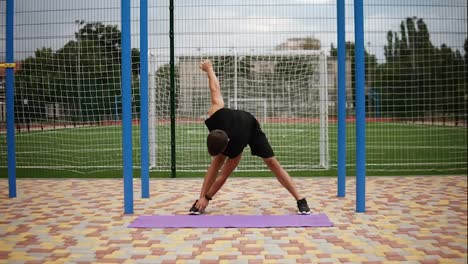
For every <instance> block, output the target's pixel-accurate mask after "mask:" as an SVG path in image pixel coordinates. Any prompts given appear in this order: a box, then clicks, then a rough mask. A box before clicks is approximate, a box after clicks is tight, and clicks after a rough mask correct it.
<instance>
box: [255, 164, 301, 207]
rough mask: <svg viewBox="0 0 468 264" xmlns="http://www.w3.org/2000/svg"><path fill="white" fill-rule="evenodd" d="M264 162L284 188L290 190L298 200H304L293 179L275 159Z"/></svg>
mask: <svg viewBox="0 0 468 264" xmlns="http://www.w3.org/2000/svg"><path fill="white" fill-rule="evenodd" d="M263 162H265V164H266V165H267V166H268V168H269V169H270V170H271V171H272V172H273V173H274V174H275V176H276V178H277V179H278V181H279V182H280V183H281V185H283V187H284V188H286V190H288V191H289V193H291V195H292V196H294V198H295V199H296V200H300V199H302V198H304V197H303V196H301V195H300V194H299V192H298V191H297V189H296V185H295V184H294V182H293V180H292V179H291V176H289V173H288V172H287V171H285V170H284V169H283V167H281V165H280V163H279V162H278V160H277V159H276V158H275V157H271V158H266V159H263Z"/></svg>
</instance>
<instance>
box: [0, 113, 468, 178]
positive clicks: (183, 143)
mask: <svg viewBox="0 0 468 264" xmlns="http://www.w3.org/2000/svg"><path fill="white" fill-rule="evenodd" d="M263 129H264V131H265V132H266V134H267V135H268V138H269V140H270V143H271V144H272V146H273V148H274V150H275V154H276V156H277V158H278V159H279V160H280V162H281V163H282V165H283V166H284V167H285V168H286V169H287V170H288V171H290V173H291V174H292V175H293V176H334V175H336V163H337V158H336V157H337V150H336V149H337V140H336V135H337V127H336V125H335V124H330V126H329V156H330V165H331V166H330V168H329V169H326V170H324V169H321V170H313V169H311V168H301V167H298V166H297V165H298V164H299V165H300V164H302V165H312V166H316V165H318V164H319V162H320V157H319V155H318V153H319V146H318V141H319V135H318V128H317V125H316V124H265V125H263ZM176 132H177V134H176V142H175V144H176V153H177V155H176V162H177V171H178V173H177V177H202V176H203V174H204V170H205V169H206V168H207V166H208V164H209V156H208V154H207V152H206V147H205V137H206V128H205V127H204V126H203V124H178V126H177V129H176ZM347 132H348V133H347V164H348V166H347V174H348V175H355V171H354V164H355V147H354V138H355V127H354V124H353V123H351V124H348V126H347ZM466 132H467V129H466V128H464V127H449V126H431V125H418V124H404V123H390V122H386V123H368V124H367V126H366V164H367V168H366V172H367V175H415V174H419V175H421V174H424V175H426V174H465V173H466V169H467V150H466V149H467V139H466ZM139 134H140V131H139V127H138V126H135V127H134V130H133V139H134V140H133V165H134V167H135V168H137V167H138V166H139V164H140V155H139V151H140V142H139V140H138V139H139ZM157 139H158V140H157V142H158V151H157V154H156V155H157V158H158V164H159V166H161V167H160V169H161V170H163V171H162V172H161V171H157V172H152V173H151V177H170V175H171V174H170V172H168V171H170V166H171V154H170V148H171V142H170V126H169V125H161V126H160V127H159V129H158V132H157ZM0 140H2V142H6V136H5V135H4V134H3V135H0ZM249 152H250V151H249V150H248V149H246V151H245V152H244V160H243V161H242V162H241V165H240V168H239V170H241V171H238V172H236V173H235V174H234V176H239V177H244V176H252V175H255V176H260V177H262V176H271V174H270V173H269V172H257V171H256V172H242V170H247V171H249V170H252V168H256V169H258V168H260V169H265V167H264V165H263V164H262V161H261V159H259V158H257V157H252V156H251V155H250V153H249ZM16 155H17V156H16V163H17V175H18V177H121V175H122V172H121V164H122V151H121V130H120V127H116V126H100V127H82V128H67V129H56V130H46V131H33V132H22V133H17V134H16ZM6 160H7V158H6V144H2V148H0V173H1V175H2V176H3V177H6V175H7V170H6V164H7V163H6ZM51 167H52V168H53V169H51ZM134 175H135V176H139V175H140V173H139V171H138V170H137V169H136V170H135V172H134Z"/></svg>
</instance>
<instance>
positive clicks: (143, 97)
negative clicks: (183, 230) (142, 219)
mask: <svg viewBox="0 0 468 264" xmlns="http://www.w3.org/2000/svg"><path fill="white" fill-rule="evenodd" d="M140 146H141V148H140V151H141V154H140V156H141V198H149V150H148V1H147V0H140Z"/></svg>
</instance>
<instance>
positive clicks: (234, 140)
mask: <svg viewBox="0 0 468 264" xmlns="http://www.w3.org/2000/svg"><path fill="white" fill-rule="evenodd" d="M205 124H206V126H207V127H208V129H209V130H210V131H213V130H215V129H221V130H223V131H224V132H226V134H227V135H228V137H229V139H230V141H229V143H228V145H227V147H226V149H225V150H224V151H223V154H224V155H226V156H228V157H229V158H234V157H237V156H238V155H239V154H241V153H242V151H243V150H244V148H245V147H246V146H247V145H249V146H250V149H251V153H252V155H255V156H259V157H262V158H271V157H273V156H274V153H273V149H272V148H271V146H270V143H269V142H268V139H267V138H266V136H265V134H264V133H263V131H262V129H261V128H260V124H259V123H258V121H257V119H256V118H255V117H254V116H253V115H252V114H250V113H249V112H246V111H242V110H233V109H228V108H222V109H219V110H218V111H216V112H215V113H214V114H213V115H211V117H209V118H208V119H207V120H205Z"/></svg>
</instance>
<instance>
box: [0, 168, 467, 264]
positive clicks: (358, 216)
mask: <svg viewBox="0 0 468 264" xmlns="http://www.w3.org/2000/svg"><path fill="white" fill-rule="evenodd" d="M294 180H295V182H296V183H297V185H298V186H299V189H300V190H301V191H302V192H303V193H304V194H305V195H306V196H307V198H308V201H309V205H310V207H311V209H312V211H313V212H314V213H325V214H327V215H328V217H329V218H330V220H331V221H332V222H333V223H334V226H333V227H321V228H317V227H315V228H194V229H190V228H182V229H136V228H127V226H128V224H129V223H131V222H132V221H133V220H134V219H135V218H136V217H137V216H139V215H155V214H158V215H174V214H186V212H187V211H188V209H189V208H190V205H191V204H192V203H193V201H194V199H195V198H196V197H197V196H198V191H199V190H200V186H201V184H202V179H152V180H151V197H150V198H148V199H142V198H140V182H139V179H135V180H134V188H135V205H134V214H133V215H125V214H124V213H123V194H122V193H123V181H122V180H121V179H19V180H18V183H17V185H18V186H17V187H18V197H17V198H14V199H9V198H8V182H7V180H6V179H1V180H0V263H30V264H32V263H41V264H43V263H252V264H253V263H369V264H370V263H467V176H466V175H462V176H443V177H439V176H437V177H435V176H419V177H368V178H367V202H366V209H367V210H366V212H365V213H356V212H355V190H354V189H355V179H354V178H351V177H350V178H349V179H348V180H347V185H346V186H347V195H346V197H344V198H338V197H336V178H295V179H294ZM295 212H296V205H295V201H294V199H293V198H292V197H291V196H290V195H289V194H288V193H287V191H286V190H285V189H283V188H282V187H281V186H280V184H279V183H278V182H277V181H276V179H273V178H231V179H229V180H228V182H227V183H226V185H225V187H224V188H223V189H222V190H221V192H220V193H219V194H218V195H216V196H215V197H214V199H213V201H212V202H211V203H210V205H209V207H208V209H207V213H208V214H224V215H259V214H268V215H283V214H294V213H295Z"/></svg>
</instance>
